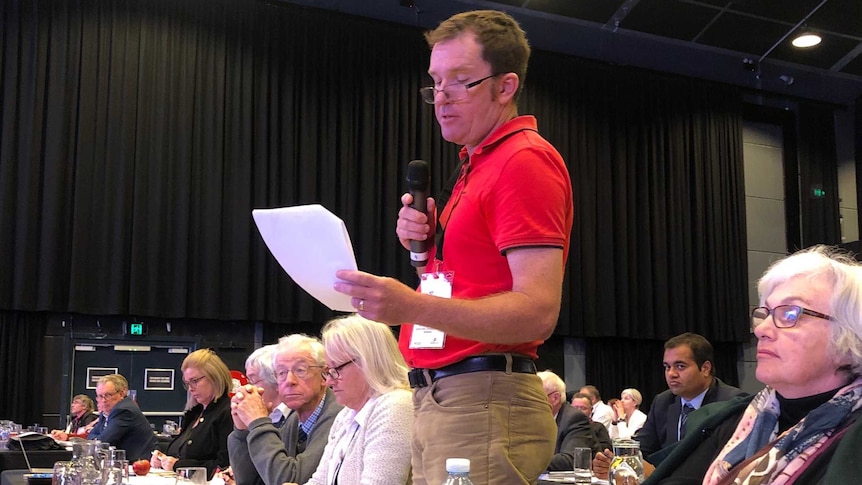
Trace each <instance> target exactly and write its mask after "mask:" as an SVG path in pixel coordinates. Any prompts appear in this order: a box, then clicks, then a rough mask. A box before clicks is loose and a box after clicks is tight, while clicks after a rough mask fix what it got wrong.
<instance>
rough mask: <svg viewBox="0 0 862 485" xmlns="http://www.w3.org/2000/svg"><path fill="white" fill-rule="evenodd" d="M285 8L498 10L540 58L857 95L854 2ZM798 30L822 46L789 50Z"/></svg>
mask: <svg viewBox="0 0 862 485" xmlns="http://www.w3.org/2000/svg"><path fill="white" fill-rule="evenodd" d="M284 1H288V2H290V3H298V4H303V5H308V6H313V7H319V8H325V9H331V10H338V11H343V12H345V13H350V14H355V15H362V16H368V17H374V18H379V19H383V20H388V21H393V22H398V23H404V24H412V25H417V26H419V27H423V28H432V27H433V26H435V25H436V24H437V23H438V22H439V21H440V20H442V19H445V18H446V17H448V16H449V15H451V14H452V13H455V12H460V11H464V10H471V9H483V8H492V9H499V10H505V11H507V12H509V13H510V14H512V15H513V16H515V17H516V18H517V19H518V21H519V22H520V23H521V25H522V26H523V27H524V29H525V30H526V31H527V35H528V37H529V38H530V41H531V43H532V44H533V45H534V46H536V47H538V48H541V49H545V50H552V51H557V52H563V53H569V54H573V55H577V56H580V57H586V58H591V59H599V60H604V61H608V62H613V63H616V64H627V65H635V66H639V67H645V68H649V69H655V70H659V71H666V72H675V73H679V74H683V75H688V76H694V77H699V78H704V79H711V80H717V81H721V82H728V83H732V84H738V85H742V86H746V87H749V88H752V89H753V90H755V91H761V92H775V93H779V94H786V95H790V96H795V97H801V98H809V99H818V100H822V101H828V102H833V103H838V104H851V103H853V102H854V101H855V100H856V99H857V97H859V96H862V0H732V1H731V0H284ZM800 30H812V31H815V32H817V33H818V34H820V36H821V37H822V38H823V41H822V42H821V43H820V44H819V45H818V46H815V47H812V48H808V49H798V48H795V47H793V46H791V45H790V41H791V40H792V38H793V37H794V36H793V34H794V33H796V32H798V31H800Z"/></svg>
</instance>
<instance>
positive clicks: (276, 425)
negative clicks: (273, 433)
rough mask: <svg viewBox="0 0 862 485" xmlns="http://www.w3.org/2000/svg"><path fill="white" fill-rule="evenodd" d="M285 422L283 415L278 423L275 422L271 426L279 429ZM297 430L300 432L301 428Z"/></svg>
mask: <svg viewBox="0 0 862 485" xmlns="http://www.w3.org/2000/svg"><path fill="white" fill-rule="evenodd" d="M285 421H286V419H284V415H282V416H281V418H279V420H278V421H276V422H274V423H272V424H274V425H275V427H276V428H281V427H282V426H284V422H285ZM299 430H300V431H302V428H299Z"/></svg>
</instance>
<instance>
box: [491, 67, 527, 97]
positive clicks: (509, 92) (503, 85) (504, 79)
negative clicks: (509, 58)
mask: <svg viewBox="0 0 862 485" xmlns="http://www.w3.org/2000/svg"><path fill="white" fill-rule="evenodd" d="M520 86H521V80H520V78H518V75H517V74H515V73H514V72H507V73H505V74H501V75H500V79H499V81H498V82H497V93H496V94H497V98H498V99H499V100H500V101H501V102H503V103H508V102H509V101H510V100H511V99H513V98H514V97H515V93H517V92H518V88H519V87H520Z"/></svg>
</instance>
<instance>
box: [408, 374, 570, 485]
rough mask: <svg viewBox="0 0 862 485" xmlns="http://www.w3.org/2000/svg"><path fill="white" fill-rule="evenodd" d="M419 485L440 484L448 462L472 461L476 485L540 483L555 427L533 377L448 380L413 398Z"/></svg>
mask: <svg viewBox="0 0 862 485" xmlns="http://www.w3.org/2000/svg"><path fill="white" fill-rule="evenodd" d="M413 410H414V419H413V484H414V485H440V484H442V483H443V482H444V481H445V479H446V458H469V459H470V478H471V480H472V481H473V483H475V484H476V485H486V484H488V485H497V484H502V485H517V484H535V483H536V482H537V480H538V478H539V474H541V473H542V472H543V471H544V470H545V469H546V468H547V466H548V463H550V461H551V457H552V456H553V454H554V445H555V443H556V433H557V425H556V423H555V422H554V417H553V415H552V414H551V407H550V404H548V398H547V396H546V395H545V391H544V389H543V388H542V381H541V379H539V377H538V376H536V375H535V374H517V373H510V374H507V373H505V372H499V371H489V372H472V373H468V374H461V375H456V376H450V377H446V378H443V379H440V380H439V381H437V382H435V383H433V384H432V385H431V386H428V387H423V388H418V389H415V390H414V394H413Z"/></svg>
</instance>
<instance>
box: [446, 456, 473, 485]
mask: <svg viewBox="0 0 862 485" xmlns="http://www.w3.org/2000/svg"><path fill="white" fill-rule="evenodd" d="M446 473H448V474H449V476H447V477H446V481H445V482H443V485H473V482H471V481H470V460H469V459H467V458H447V459H446Z"/></svg>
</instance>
